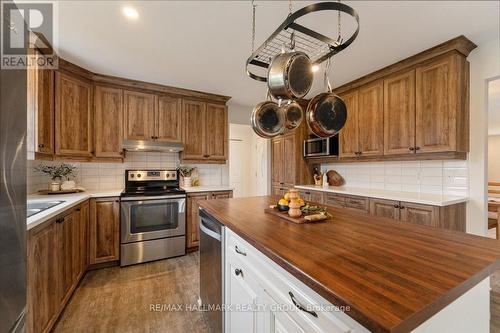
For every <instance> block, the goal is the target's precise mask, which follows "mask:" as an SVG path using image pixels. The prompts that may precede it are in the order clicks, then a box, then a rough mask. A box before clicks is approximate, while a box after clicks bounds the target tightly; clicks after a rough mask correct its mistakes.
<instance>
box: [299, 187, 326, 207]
mask: <svg viewBox="0 0 500 333" xmlns="http://www.w3.org/2000/svg"><path fill="white" fill-rule="evenodd" d="M299 195H300V197H301V198H302V199H304V201H309V202H315V203H320V204H321V203H323V193H322V192H318V191H307V190H299Z"/></svg>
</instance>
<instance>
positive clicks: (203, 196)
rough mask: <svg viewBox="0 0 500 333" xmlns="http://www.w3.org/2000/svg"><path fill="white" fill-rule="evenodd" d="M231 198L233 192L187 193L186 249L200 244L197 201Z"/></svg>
mask: <svg viewBox="0 0 500 333" xmlns="http://www.w3.org/2000/svg"><path fill="white" fill-rule="evenodd" d="M232 197H233V191H215V192H194V193H188V195H187V204H186V248H188V249H195V248H196V247H198V245H199V244H200V230H199V223H200V212H199V211H198V201H200V200H213V199H228V198H232Z"/></svg>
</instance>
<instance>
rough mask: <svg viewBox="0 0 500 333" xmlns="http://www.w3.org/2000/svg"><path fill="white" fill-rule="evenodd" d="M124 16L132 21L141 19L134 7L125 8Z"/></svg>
mask: <svg viewBox="0 0 500 333" xmlns="http://www.w3.org/2000/svg"><path fill="white" fill-rule="evenodd" d="M123 15H125V17H126V18H129V19H132V20H136V19H137V18H139V13H138V12H137V10H135V9H134V8H132V7H123Z"/></svg>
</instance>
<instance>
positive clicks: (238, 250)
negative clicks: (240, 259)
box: [234, 245, 247, 256]
mask: <svg viewBox="0 0 500 333" xmlns="http://www.w3.org/2000/svg"><path fill="white" fill-rule="evenodd" d="M234 250H235V251H236V253H238V254H241V255H242V256H246V255H247V254H246V253H245V252H243V251H241V250H240V249H239V248H238V245H235V246H234Z"/></svg>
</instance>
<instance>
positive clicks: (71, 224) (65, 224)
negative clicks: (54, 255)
mask: <svg viewBox="0 0 500 333" xmlns="http://www.w3.org/2000/svg"><path fill="white" fill-rule="evenodd" d="M75 222H76V220H75V214H74V212H70V213H69V214H66V215H65V216H64V217H62V218H60V219H59V220H58V223H57V228H58V237H59V242H58V244H59V250H58V256H59V277H60V278H59V301H60V302H61V303H64V302H65V300H66V299H67V298H68V297H69V294H70V293H71V291H72V287H73V285H74V284H75V281H76V280H77V276H76V275H77V270H76V267H77V266H78V265H77V262H76V261H77V260H78V252H79V245H80V244H79V243H78V242H77V243H76V244H75V240H77V238H78V236H77V234H78V228H76V227H77V223H75Z"/></svg>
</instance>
